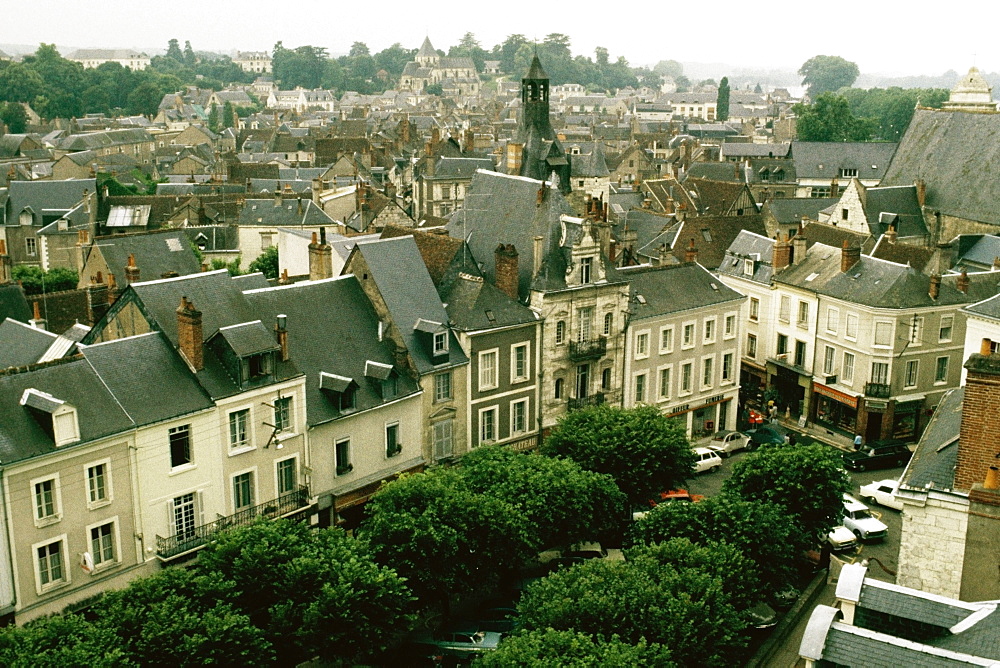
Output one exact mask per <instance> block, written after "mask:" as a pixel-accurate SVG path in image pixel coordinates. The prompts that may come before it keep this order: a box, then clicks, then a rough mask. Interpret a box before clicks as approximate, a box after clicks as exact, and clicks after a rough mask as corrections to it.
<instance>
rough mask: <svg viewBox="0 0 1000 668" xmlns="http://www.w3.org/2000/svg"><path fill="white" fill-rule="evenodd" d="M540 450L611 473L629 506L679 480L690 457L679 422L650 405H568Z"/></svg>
mask: <svg viewBox="0 0 1000 668" xmlns="http://www.w3.org/2000/svg"><path fill="white" fill-rule="evenodd" d="M541 452H542V454H545V455H549V456H555V457H564V458H567V459H572V460H573V461H575V462H576V463H578V464H579V465H580V466H582V467H583V468H585V469H587V470H588V471H595V472H597V473H605V474H607V475H610V476H611V477H612V478H613V479H614V481H615V483H616V484H617V485H618V488H619V489H621V490H622V492H624V493H625V495H626V496H627V497H628V499H629V502H630V503H631V504H632V506H633V507H635V506H644V505H645V504H646V501H647V500H648V499H651V498H653V496H654V494H657V493H659V492H662V491H665V490H668V489H674V488H675V487H679V486H681V484H682V483H683V482H684V481H685V480H686V479H688V478H689V477H691V474H692V471H693V470H694V463H695V455H694V451H693V450H692V449H691V444H690V443H689V442H688V440H687V436H686V435H685V433H684V428H683V427H682V426H681V425H680V424H679V423H678V422H676V421H675V420H669V419H667V418H665V417H663V414H662V413H661V412H660V410H659V409H658V408H656V407H655V406H637V407H635V408H629V409H623V408H617V407H614V406H609V405H600V406H593V407H589V408H586V409H584V410H578V411H573V412H571V413H569V414H567V415H566V416H564V417H563V418H562V419H561V420H560V421H559V423H558V424H557V425H556V426H555V427H554V428H553V429H552V432H551V433H550V434H549V437H548V438H547V439H545V442H544V443H543V444H542V447H541Z"/></svg>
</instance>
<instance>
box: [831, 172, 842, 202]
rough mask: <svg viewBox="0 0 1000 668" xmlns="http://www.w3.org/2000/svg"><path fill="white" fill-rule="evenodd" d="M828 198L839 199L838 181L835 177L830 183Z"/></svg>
mask: <svg viewBox="0 0 1000 668" xmlns="http://www.w3.org/2000/svg"><path fill="white" fill-rule="evenodd" d="M830 197H840V181H838V180H837V177H836V176H835V177H833V179H832V180H831V181H830Z"/></svg>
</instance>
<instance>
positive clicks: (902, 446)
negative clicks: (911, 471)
mask: <svg viewBox="0 0 1000 668" xmlns="http://www.w3.org/2000/svg"><path fill="white" fill-rule="evenodd" d="M911 454H912V453H911V452H910V447H909V446H908V445H906V443H904V442H903V441H899V440H896V439H891V440H886V441H872V442H871V443H865V444H864V445H862V446H861V447H860V448H858V449H857V450H855V451H854V452H845V453H844V454H843V457H844V466H846V467H847V468H849V469H853V470H854V471H868V470H870V469H891V468H894V467H897V466H904V465H905V464H906V462H908V461H910V455H911Z"/></svg>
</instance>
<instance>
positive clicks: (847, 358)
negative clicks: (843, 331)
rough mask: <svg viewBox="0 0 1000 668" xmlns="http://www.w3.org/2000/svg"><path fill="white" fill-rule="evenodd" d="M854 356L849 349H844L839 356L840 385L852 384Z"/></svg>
mask: <svg viewBox="0 0 1000 668" xmlns="http://www.w3.org/2000/svg"><path fill="white" fill-rule="evenodd" d="M856 361H857V360H856V356H855V355H854V353H852V352H850V351H849V350H845V351H844V355H843V357H842V358H841V362H840V364H841V366H840V383H841V385H853V384H854V365H855V362H856Z"/></svg>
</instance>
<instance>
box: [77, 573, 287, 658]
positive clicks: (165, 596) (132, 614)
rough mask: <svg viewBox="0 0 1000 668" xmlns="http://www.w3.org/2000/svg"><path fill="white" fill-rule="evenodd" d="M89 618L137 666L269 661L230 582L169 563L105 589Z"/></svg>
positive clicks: (264, 642) (260, 634)
mask: <svg viewBox="0 0 1000 668" xmlns="http://www.w3.org/2000/svg"><path fill="white" fill-rule="evenodd" d="M92 615H93V616H94V617H95V618H96V619H95V622H94V623H95V624H96V625H97V626H98V627H100V628H102V629H105V630H107V631H108V632H110V633H113V634H114V635H115V636H116V637H117V638H116V646H118V647H120V648H121V649H122V650H123V651H124V652H125V653H126V655H127V656H128V657H129V659H130V660H131V661H132V662H134V663H135V664H137V665H142V666H198V665H206V664H222V665H253V666H256V665H260V666H264V665H270V664H271V663H272V662H273V661H274V658H275V654H274V650H273V648H272V646H271V643H269V642H268V641H267V640H265V638H264V633H263V632H262V631H261V629H259V628H257V627H256V626H254V625H253V624H252V623H251V621H250V619H249V617H248V616H247V615H245V614H243V613H242V612H240V611H239V610H238V609H237V608H236V607H235V605H234V603H233V589H232V584H231V583H229V582H225V581H222V580H220V579H219V578H215V577H210V576H206V575H199V574H197V573H195V572H194V571H190V570H186V569H180V568H170V569H166V570H162V571H159V572H158V573H156V574H155V575H152V576H149V577H146V578H141V579H138V580H134V581H133V582H132V583H131V584H130V585H129V586H128V587H127V588H126V589H123V590H121V591H113V592H109V593H107V594H105V596H104V597H103V598H102V599H101V600H99V601H98V603H97V604H96V605H95V606H94V609H93V610H92Z"/></svg>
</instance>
